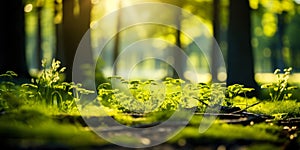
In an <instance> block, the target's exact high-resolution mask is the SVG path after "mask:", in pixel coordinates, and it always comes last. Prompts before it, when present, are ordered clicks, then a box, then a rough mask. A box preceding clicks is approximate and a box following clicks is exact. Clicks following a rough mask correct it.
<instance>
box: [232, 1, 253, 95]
mask: <svg viewBox="0 0 300 150" xmlns="http://www.w3.org/2000/svg"><path fill="white" fill-rule="evenodd" d="M229 13H230V14H229V29H228V55H227V62H228V64H227V65H228V68H227V75H228V76H227V85H232V84H243V85H245V86H246V87H253V88H256V89H258V86H257V83H256V82H255V80H254V59H253V52H252V46H251V21H250V6H249V1H248V0H230V7H229Z"/></svg>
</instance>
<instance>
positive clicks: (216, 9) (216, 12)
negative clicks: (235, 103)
mask: <svg viewBox="0 0 300 150" xmlns="http://www.w3.org/2000/svg"><path fill="white" fill-rule="evenodd" d="M213 32H214V38H215V40H216V42H217V43H215V42H212V43H213V45H212V52H211V74H212V81H213V82H218V81H219V80H218V72H219V67H220V62H219V60H218V50H219V49H218V47H219V45H217V44H219V43H220V0H214V1H213Z"/></svg>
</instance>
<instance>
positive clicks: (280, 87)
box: [261, 67, 297, 101]
mask: <svg viewBox="0 0 300 150" xmlns="http://www.w3.org/2000/svg"><path fill="white" fill-rule="evenodd" d="M283 71H284V73H283V74H281V73H280V72H281V70H280V69H276V70H275V71H274V75H276V81H275V82H273V83H267V84H263V85H262V86H261V88H265V89H268V91H269V95H270V97H271V100H272V101H278V100H287V99H289V98H291V96H292V91H293V90H294V89H296V88H297V87H296V86H288V79H289V76H290V74H291V71H292V68H291V67H290V68H288V69H284V70H283Z"/></svg>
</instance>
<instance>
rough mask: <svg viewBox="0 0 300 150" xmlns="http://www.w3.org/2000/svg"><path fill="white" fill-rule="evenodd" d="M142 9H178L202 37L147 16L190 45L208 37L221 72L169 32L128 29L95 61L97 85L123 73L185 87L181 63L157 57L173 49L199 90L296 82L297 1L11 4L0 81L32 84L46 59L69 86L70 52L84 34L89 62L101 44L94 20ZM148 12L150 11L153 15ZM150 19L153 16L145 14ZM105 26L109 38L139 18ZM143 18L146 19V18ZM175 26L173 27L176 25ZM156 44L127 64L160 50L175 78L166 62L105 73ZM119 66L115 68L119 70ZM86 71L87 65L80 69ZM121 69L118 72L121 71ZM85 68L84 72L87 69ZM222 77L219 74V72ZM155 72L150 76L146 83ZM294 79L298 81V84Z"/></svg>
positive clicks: (299, 47)
mask: <svg viewBox="0 0 300 150" xmlns="http://www.w3.org/2000/svg"><path fill="white" fill-rule="evenodd" d="M143 2H163V3H168V4H172V5H176V6H178V7H181V8H183V10H184V11H187V12H190V13H191V14H193V15H195V16H196V17H197V18H198V19H200V20H201V21H202V22H203V25H204V26H205V27H206V28H207V30H208V31H209V32H201V30H198V29H200V28H201V27H199V26H198V25H197V24H194V21H193V20H189V19H178V17H180V15H181V12H174V13H173V14H172V13H170V14H167V16H169V17H168V18H164V17H163V16H165V15H161V14H163V13H166V12H164V11H163V10H157V11H151V14H148V15H152V16H156V17H161V16H162V19H169V20H170V21H174V22H175V24H176V25H178V29H180V27H182V28H183V27H184V28H188V29H190V30H194V31H195V32H194V35H193V37H192V38H194V39H199V40H200V41H201V40H206V41H207V39H209V37H211V36H213V37H214V38H215V39H216V41H217V43H218V44H219V45H218V46H219V47H220V49H221V51H222V54H223V57H224V60H225V63H226V68H224V66H223V67H222V66H221V65H220V63H219V62H218V61H215V59H214V58H216V55H215V54H216V52H215V51H216V50H217V49H216V48H215V46H216V45H214V44H211V43H209V42H208V43H207V45H206V46H208V47H211V51H210V52H209V54H210V55H209V56H206V55H204V54H203V52H202V51H201V50H199V48H198V47H197V46H196V45H195V43H194V42H193V40H192V39H191V38H190V37H188V36H187V35H185V34H183V33H181V32H180V30H178V29H174V28H172V27H167V26H161V25H151V24H144V25H138V26H134V27H132V28H128V29H126V30H124V31H122V32H120V33H118V34H116V35H115V36H114V37H113V38H112V39H110V42H109V43H108V44H107V45H105V48H104V51H103V54H102V56H103V57H100V58H99V59H97V56H96V57H95V60H91V61H97V67H96V71H97V72H98V74H99V75H98V76H97V75H96V77H99V78H100V79H99V82H101V80H102V78H103V77H105V76H111V75H114V74H122V71H126V70H128V69H131V70H132V71H131V76H132V77H133V78H140V79H150V78H155V79H162V78H164V77H166V76H172V77H178V74H183V75H184V78H186V79H189V73H191V72H189V70H190V68H189V67H190V66H188V65H186V60H182V59H180V58H177V57H176V55H174V54H170V53H164V52H163V51H164V49H168V48H172V46H171V45H172V44H173V45H176V46H178V47H180V48H181V49H182V50H183V51H184V52H185V53H186V54H187V55H188V57H189V61H191V64H192V66H193V67H195V68H196V70H197V72H198V73H199V74H198V77H199V80H200V81H201V82H210V81H220V82H225V81H227V83H228V84H233V83H240V84H245V85H247V86H252V87H257V83H262V82H270V81H272V79H273V78H274V76H273V75H272V73H273V71H274V70H275V69H277V68H279V69H284V68H287V67H293V75H292V77H291V82H295V83H298V82H300V78H299V77H300V75H298V73H299V72H300V42H299V37H300V28H299V26H300V0H185V1H181V0H14V1H3V2H2V9H1V11H2V12H1V18H2V19H3V20H5V21H1V22H2V23H1V27H0V29H1V40H0V42H1V45H2V46H1V52H2V53H1V59H0V65H1V66H0V71H1V73H3V72H5V71H7V70H13V71H15V72H17V73H18V74H19V75H20V77H24V78H28V77H29V76H34V75H35V74H36V73H37V72H38V71H39V70H40V69H41V60H42V59H47V60H48V63H51V60H52V59H53V58H55V59H58V60H60V61H62V65H63V66H66V67H67V71H66V77H65V79H66V80H69V81H71V70H72V69H71V68H72V63H73V59H74V54H75V52H76V49H77V46H78V44H79V42H80V40H81V38H82V36H83V35H84V34H85V33H86V31H88V30H89V29H91V37H90V38H91V43H90V47H87V52H86V53H85V55H87V56H93V53H94V52H95V51H97V50H99V47H101V45H99V43H101V42H99V41H103V40H106V39H105V38H106V35H105V34H106V33H105V32H103V31H98V30H97V28H95V29H93V26H94V25H95V24H97V21H98V20H99V19H101V18H102V17H104V16H106V15H109V14H110V13H112V12H113V11H116V10H118V9H119V8H122V7H127V6H131V5H134V4H139V3H143ZM153 9H155V8H153ZM153 12H156V14H153ZM118 13H119V15H117V16H115V18H112V19H113V20H115V22H113V24H111V22H110V24H107V27H108V28H113V29H115V30H116V31H117V30H118V27H120V24H122V22H126V20H128V19H132V18H134V16H135V15H136V14H139V10H132V13H130V14H129V13H126V14H123V13H122V12H121V11H120V12H118ZM146 15H147V14H146ZM178 20H179V21H178ZM146 38H158V39H162V40H164V41H168V43H164V44H163V43H157V44H155V42H154V43H153V45H151V46H149V47H138V48H137V47H135V48H136V49H140V50H139V51H142V52H138V51H137V52H136V53H135V54H134V55H130V56H128V57H129V58H127V61H128V60H135V59H136V58H138V57H142V56H141V55H144V54H147V53H148V52H149V53H151V49H153V48H157V49H161V50H162V55H166V56H168V59H169V60H170V62H172V61H173V62H174V64H175V65H181V67H182V68H183V69H182V70H181V71H182V72H181V73H178V72H177V73H176V72H175V71H174V69H173V68H172V67H171V66H170V65H169V64H167V63H166V62H163V61H160V60H155V59H149V60H146V61H143V62H140V63H139V64H137V65H136V66H135V67H134V68H126V67H124V65H122V64H126V61H124V60H121V61H120V62H119V63H118V65H117V66H116V68H115V70H113V71H112V68H111V67H112V65H113V62H114V60H116V58H117V56H118V54H120V53H121V52H122V50H123V49H125V48H126V47H128V45H130V44H132V43H133V42H135V41H136V40H139V39H146ZM122 61H123V62H122ZM87 63H88V62H87ZM125 66H126V65H125ZM87 68H88V66H87ZM226 70H227V71H226ZM153 72H155V75H153ZM298 76H299V77H298Z"/></svg>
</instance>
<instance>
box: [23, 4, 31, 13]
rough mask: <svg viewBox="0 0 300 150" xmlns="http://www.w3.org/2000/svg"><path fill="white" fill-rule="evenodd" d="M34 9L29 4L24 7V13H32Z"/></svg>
mask: <svg viewBox="0 0 300 150" xmlns="http://www.w3.org/2000/svg"><path fill="white" fill-rule="evenodd" d="M32 8H33V6H32V4H27V5H25V7H24V12H26V13H29V12H31V11H32Z"/></svg>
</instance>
